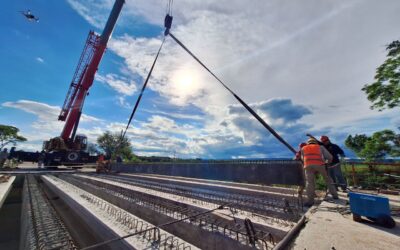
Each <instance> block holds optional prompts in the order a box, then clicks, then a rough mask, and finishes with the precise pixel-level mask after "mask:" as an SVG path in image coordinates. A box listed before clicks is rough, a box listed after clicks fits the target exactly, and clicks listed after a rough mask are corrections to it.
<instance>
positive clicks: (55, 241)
mask: <svg viewBox="0 0 400 250" xmlns="http://www.w3.org/2000/svg"><path fill="white" fill-rule="evenodd" d="M23 192H24V193H23V202H22V207H23V209H22V230H21V242H20V249H44V250H47V249H63V250H64V249H77V248H76V245H75V243H74V241H73V239H72V237H71V235H70V234H69V232H68V230H67V228H66V227H65V225H64V223H63V222H62V221H61V219H60V217H59V216H58V215H57V213H56V211H55V210H54V208H53V207H52V206H51V204H50V202H49V201H48V199H47V198H46V197H45V195H44V193H43V191H42V190H41V189H40V187H39V184H38V183H37V181H36V179H35V177H34V176H32V175H26V176H25V183H24V188H23Z"/></svg>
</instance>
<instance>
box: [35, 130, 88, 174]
mask: <svg viewBox="0 0 400 250" xmlns="http://www.w3.org/2000/svg"><path fill="white" fill-rule="evenodd" d="M87 146H88V141H87V137H86V135H82V134H78V135H76V136H75V138H74V140H72V141H69V142H65V141H64V140H63V139H62V138H61V137H55V138H52V139H50V140H48V141H45V142H44V143H43V150H44V151H45V152H46V157H45V160H44V165H45V166H46V167H57V166H59V165H65V166H80V165H83V164H84V163H86V162H87V161H88V159H89V153H88V152H87Z"/></svg>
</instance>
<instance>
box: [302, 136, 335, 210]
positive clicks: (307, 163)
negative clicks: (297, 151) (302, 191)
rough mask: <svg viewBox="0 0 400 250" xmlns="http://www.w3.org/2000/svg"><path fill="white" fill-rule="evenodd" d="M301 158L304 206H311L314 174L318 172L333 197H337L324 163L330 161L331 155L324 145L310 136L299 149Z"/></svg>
mask: <svg viewBox="0 0 400 250" xmlns="http://www.w3.org/2000/svg"><path fill="white" fill-rule="evenodd" d="M301 159H302V160H303V165H304V172H305V176H306V195H307V202H306V203H305V204H304V206H308V207H310V206H312V205H313V204H314V196H315V174H316V173H320V174H321V176H322V177H323V178H324V180H325V183H326V184H327V185H328V188H329V192H330V193H331V195H332V197H333V198H334V199H338V194H337V191H336V189H335V186H334V185H333V183H332V180H331V179H330V178H329V176H328V174H327V172H326V169H325V164H326V163H330V162H331V161H332V155H331V154H330V153H329V152H328V150H326V148H325V147H323V146H320V145H319V144H318V141H317V140H315V139H314V138H310V139H308V141H307V145H306V146H304V147H303V148H302V149H301Z"/></svg>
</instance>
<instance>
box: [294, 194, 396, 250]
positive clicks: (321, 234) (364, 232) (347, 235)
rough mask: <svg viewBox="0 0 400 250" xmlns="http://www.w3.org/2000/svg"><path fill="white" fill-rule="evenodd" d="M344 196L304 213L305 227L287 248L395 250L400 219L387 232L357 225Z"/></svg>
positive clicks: (378, 228)
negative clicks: (305, 217)
mask: <svg viewBox="0 0 400 250" xmlns="http://www.w3.org/2000/svg"><path fill="white" fill-rule="evenodd" d="M346 201H347V197H346V196H345V195H343V194H342V195H341V199H340V200H339V201H337V202H336V201H335V202H333V201H332V202H327V201H323V202H322V203H321V204H320V205H319V206H318V207H313V208H311V209H310V211H309V212H308V213H307V214H306V216H307V220H308V222H307V224H306V226H305V227H304V228H303V229H302V230H301V232H300V233H299V235H298V236H297V238H296V239H295V240H294V242H293V243H292V244H291V246H290V248H289V249H293V250H304V249H307V250H313V249H315V250H317V249H318V250H319V249H354V250H358V249H360V250H361V249H382V250H389V249H398V246H399V244H400V237H399V236H400V228H399V222H400V220H399V218H395V220H396V223H397V225H396V227H395V228H393V229H386V228H383V227H380V226H378V225H375V224H373V223H358V222H355V221H353V220H352V215H351V213H350V212H349V208H348V205H346Z"/></svg>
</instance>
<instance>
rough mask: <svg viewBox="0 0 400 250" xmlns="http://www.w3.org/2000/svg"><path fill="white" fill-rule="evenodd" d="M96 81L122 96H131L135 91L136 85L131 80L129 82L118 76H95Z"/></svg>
mask: <svg viewBox="0 0 400 250" xmlns="http://www.w3.org/2000/svg"><path fill="white" fill-rule="evenodd" d="M96 80H98V81H99V82H102V83H105V84H107V85H108V86H110V87H111V88H112V89H114V90H115V91H117V92H118V93H119V94H122V95H127V96H131V95H133V94H134V93H135V92H136V90H137V88H136V83H135V82H134V81H133V80H129V79H127V78H126V77H123V76H118V75H116V74H107V75H105V76H103V75H100V74H96Z"/></svg>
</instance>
